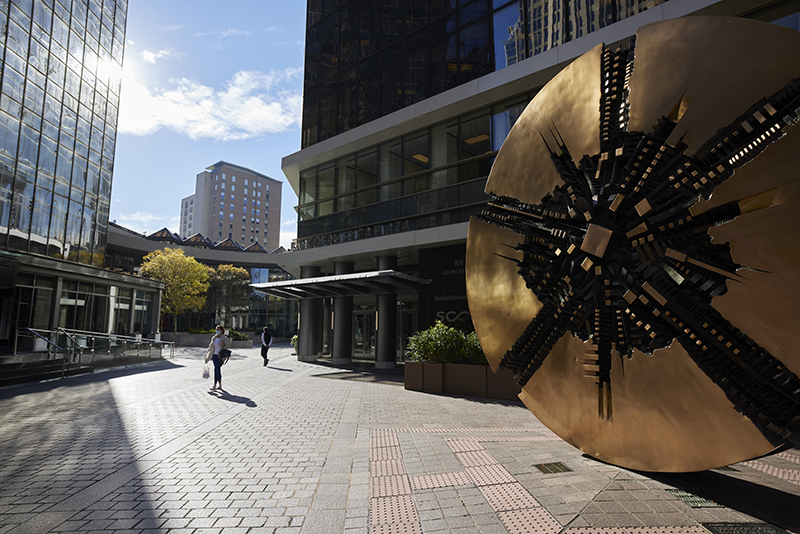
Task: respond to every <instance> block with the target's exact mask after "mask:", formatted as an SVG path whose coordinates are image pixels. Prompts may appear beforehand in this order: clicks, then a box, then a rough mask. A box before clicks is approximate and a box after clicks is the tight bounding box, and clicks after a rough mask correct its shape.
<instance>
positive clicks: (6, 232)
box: [0, 0, 128, 267]
mask: <svg viewBox="0 0 800 534" xmlns="http://www.w3.org/2000/svg"><path fill="white" fill-rule="evenodd" d="M127 7H128V2H127V0H11V1H10V2H9V1H7V0H6V1H0V25H2V27H3V28H7V31H4V32H3V33H2V36H0V45H2V47H1V48H0V54H4V55H3V56H2V57H3V61H2V82H1V83H2V90H1V91H0V247H2V248H9V249H13V250H19V251H24V252H32V253H36V254H43V255H47V256H50V257H53V258H58V259H66V260H69V261H75V262H79V263H84V264H87V265H95V266H98V267H102V266H103V262H104V255H105V254H104V253H105V245H106V235H107V226H108V211H109V199H110V195H111V174H112V171H113V165H114V148H115V142H116V127H117V115H118V109H119V94H120V79H121V72H122V56H123V45H124V42H125V24H126V13H127Z"/></svg>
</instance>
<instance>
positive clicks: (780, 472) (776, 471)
mask: <svg viewBox="0 0 800 534" xmlns="http://www.w3.org/2000/svg"><path fill="white" fill-rule="evenodd" d="M740 465H745V466H747V467H750V468H752V469H755V470H757V471H761V472H762V473H766V474H768V475H772V476H774V477H778V478H780V479H783V480H786V481H787V482H791V483H793V484H800V470H798V469H785V468H783V467H775V466H774V465H769V464H766V463H764V462H759V461H758V460H749V461H747V462H741V464H740Z"/></svg>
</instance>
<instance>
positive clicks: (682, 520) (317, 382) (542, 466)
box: [0, 345, 800, 534]
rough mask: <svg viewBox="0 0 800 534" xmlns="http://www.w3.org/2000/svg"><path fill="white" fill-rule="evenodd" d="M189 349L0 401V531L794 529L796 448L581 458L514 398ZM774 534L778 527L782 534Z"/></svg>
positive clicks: (281, 351) (797, 524)
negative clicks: (648, 461)
mask: <svg viewBox="0 0 800 534" xmlns="http://www.w3.org/2000/svg"><path fill="white" fill-rule="evenodd" d="M203 352H204V350H203V349H178V350H177V351H176V355H175V358H174V359H173V360H168V361H160V362H154V363H148V364H141V365H134V366H129V367H125V368H118V369H113V370H105V371H102V372H97V373H95V374H93V375H86V376H79V377H73V378H67V379H64V380H54V381H48V382H41V383H33V384H24V385H20V386H12V387H6V388H2V389H0V428H1V429H2V432H0V442H1V443H2V445H3V455H2V457H3V459H2V462H0V534H6V533H15V534H16V533H35V534H42V533H47V532H59V533H69V532H80V533H87V532H114V533H170V534H178V533H181V534H183V533H186V534H189V533H192V534H200V533H251V534H255V533H270V534H273V533H274V534H278V533H281V534H282V533H299V534H311V533H322V534H331V533H351V534H356V533H358V534H367V533H373V534H389V533H404V534H413V533H422V532H424V533H434V532H437V533H459V534H462V533H464V534H466V533H482V534H501V533H512V534H516V533H523V532H536V533H559V532H563V533H570V534H577V533H608V534H612V533H614V534H628V533H630V534H633V533H642V534H657V533H690V534H694V533H697V534H701V533H703V534H707V533H708V532H712V533H724V534H728V533H731V534H733V533H736V534H747V533H756V532H758V533H779V532H785V530H789V531H791V532H795V533H800V451H797V450H789V451H785V452H782V453H779V454H777V455H773V456H770V457H767V458H761V459H758V460H752V461H749V462H744V463H741V464H736V465H733V466H730V467H729V468H725V469H715V470H711V471H706V472H702V473H692V474H682V475H677V474H673V475H659V474H645V473H638V472H633V471H628V470H625V469H621V468H618V467H614V466H611V465H607V464H604V463H602V462H599V461H597V460H594V459H592V458H590V457H588V456H585V455H583V454H582V453H581V452H580V451H579V450H577V449H575V448H573V447H572V446H570V445H568V444H567V443H565V442H563V441H561V440H560V439H558V438H557V437H556V436H554V435H553V434H552V433H551V432H550V431H548V430H547V429H546V428H545V427H544V426H543V425H542V424H541V423H539V422H538V421H537V420H536V418H535V417H534V416H533V415H532V414H531V413H530V412H529V411H528V410H527V409H526V408H525V407H524V406H523V405H522V403H520V402H511V401H495V400H490V399H476V398H460V397H453V396H447V395H432V394H426V393H420V392H415V391H407V390H405V389H404V388H403V385H402V377H401V376H400V375H397V374H394V375H392V374H376V373H374V372H365V371H360V370H358V369H337V368H333V367H331V366H329V365H325V364H308V363H301V362H298V361H297V359H296V356H294V355H293V354H292V349H291V347H290V346H288V345H281V346H278V347H276V348H273V349H272V350H271V358H270V364H269V367H266V368H265V367H263V365H262V361H261V358H260V356H259V354H258V350H257V349H238V350H235V351H234V357H233V358H232V359H231V361H230V363H228V364H227V365H226V366H225V367H224V368H223V386H224V391H223V392H212V391H209V388H210V386H211V380H204V379H203V378H202V377H201V371H202V358H203ZM783 529H785V530H783Z"/></svg>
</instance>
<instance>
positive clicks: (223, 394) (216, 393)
mask: <svg viewBox="0 0 800 534" xmlns="http://www.w3.org/2000/svg"><path fill="white" fill-rule="evenodd" d="M208 394H209V395H211V396H212V397H216V398H218V399H222V400H226V401H228V402H235V403H237V404H244V405H245V406H247V407H248V408H255V407H256V406H258V405H257V404H256V401H254V400H253V399H250V398H248V397H240V396H239V395H231V394H230V393H228V392H227V391H225V390H224V389H217V390H213V391H209V392H208Z"/></svg>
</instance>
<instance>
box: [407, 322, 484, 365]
mask: <svg viewBox="0 0 800 534" xmlns="http://www.w3.org/2000/svg"><path fill="white" fill-rule="evenodd" d="M406 352H407V353H408V355H409V357H410V358H411V361H414V362H428V363H470V364H477V365H489V362H487V361H486V356H484V354H483V349H481V344H480V341H478V336H477V335H476V334H475V332H470V333H469V334H464V333H463V332H461V331H460V330H457V329H455V328H452V327H449V326H447V325H446V324H444V323H443V322H441V321H436V324H435V325H433V326H432V327H430V328H428V329H427V330H422V331H420V332H417V333H416V334H414V335H412V336H410V337H409V338H408V346H407V347H406Z"/></svg>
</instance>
